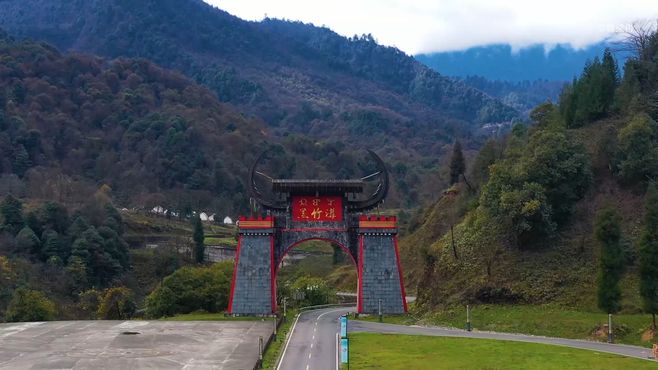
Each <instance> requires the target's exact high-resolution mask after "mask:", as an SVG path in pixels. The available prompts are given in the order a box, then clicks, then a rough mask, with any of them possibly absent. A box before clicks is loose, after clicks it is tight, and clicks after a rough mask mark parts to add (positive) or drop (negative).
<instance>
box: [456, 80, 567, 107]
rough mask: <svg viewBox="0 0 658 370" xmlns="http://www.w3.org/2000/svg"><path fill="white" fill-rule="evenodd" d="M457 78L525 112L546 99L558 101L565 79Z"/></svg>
mask: <svg viewBox="0 0 658 370" xmlns="http://www.w3.org/2000/svg"><path fill="white" fill-rule="evenodd" d="M459 80H461V81H462V82H464V83H465V84H466V85H468V86H471V87H473V88H476V89H478V90H481V91H483V92H485V93H487V94H489V95H491V96H493V97H495V98H497V99H500V100H501V101H502V102H503V103H505V104H506V105H509V106H510V107H513V108H514V109H516V110H518V111H519V112H524V113H526V114H528V113H529V112H530V111H531V110H532V109H533V108H535V107H536V106H538V105H539V104H542V103H545V102H546V101H552V102H556V101H558V98H559V96H560V93H561V92H562V89H563V88H564V86H565V85H566V82H565V81H548V80H534V81H519V82H513V81H501V80H495V81H493V80H487V79H486V78H484V77H481V76H467V77H464V78H459Z"/></svg>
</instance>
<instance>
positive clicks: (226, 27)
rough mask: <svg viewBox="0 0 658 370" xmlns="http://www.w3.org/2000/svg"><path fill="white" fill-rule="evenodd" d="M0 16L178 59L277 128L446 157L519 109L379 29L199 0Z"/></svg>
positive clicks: (36, 34) (15, 24) (130, 51)
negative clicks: (382, 38)
mask: <svg viewBox="0 0 658 370" xmlns="http://www.w3.org/2000/svg"><path fill="white" fill-rule="evenodd" d="M0 4H1V7H2V12H0V27H4V28H5V29H7V30H8V31H9V32H10V33H11V34H12V35H14V36H18V37H31V38H35V39H42V40H45V41H47V42H49V43H52V44H54V45H56V46H57V47H58V48H60V49H63V50H77V51H83V52H88V53H94V54H98V55H101V56H105V57H112V58H114V57H120V56H127V57H143V58H148V59H150V60H152V61H154V62H156V63H158V64H159V65H161V66H164V67H167V68H173V69H176V70H178V71H180V72H182V73H184V74H186V75H187V76H189V77H191V78H193V79H195V80H196V81H197V82H199V83H201V84H203V85H205V86H207V87H209V88H210V89H211V90H213V91H214V92H215V93H216V94H217V95H218V97H219V98H220V100H222V101H224V102H229V103H231V104H234V105H236V106H237V107H238V108H239V109H240V110H242V111H243V112H245V113H248V114H252V115H256V116H258V117H261V118H262V119H263V120H265V121H266V122H267V123H269V125H270V126H271V127H273V128H274V131H273V132H274V133H275V134H278V135H286V134H288V133H300V134H303V135H308V136H310V137H313V138H317V139H332V140H338V141H342V142H345V143H347V144H354V145H360V146H365V147H373V148H379V149H381V150H383V151H384V152H386V153H389V154H390V155H391V156H396V157H399V158H420V157H422V156H434V157H436V158H438V157H439V156H440V155H442V154H444V153H445V152H446V147H445V145H440V143H443V144H446V143H449V142H451V141H452V140H453V138H454V136H467V135H468V132H470V131H471V130H472V129H477V128H478V127H480V126H481V125H484V124H486V123H492V122H494V123H496V122H508V121H509V120H511V119H512V118H514V117H516V116H517V115H518V112H517V111H516V110H515V109H513V108H511V107H509V106H507V105H505V104H503V103H502V102H501V101H499V100H497V99H495V98H492V97H491V96H489V95H487V94H486V93H483V92H481V91H479V90H476V89H474V88H471V87H468V86H466V85H465V84H463V83H461V82H459V81H455V80H453V79H449V78H445V77H443V76H442V75H440V74H439V73H437V72H435V71H433V70H431V69H429V68H427V67H426V66H424V65H423V64H421V63H419V62H417V61H416V60H414V59H413V58H412V57H410V56H408V55H406V54H404V53H403V52H401V51H400V50H398V49H395V48H390V47H383V46H380V45H378V44H377V43H376V42H375V41H374V39H372V37H367V36H363V37H359V38H351V39H348V38H345V37H342V36H339V35H338V34H336V33H334V32H333V31H331V30H329V29H326V28H319V27H315V26H313V25H308V24H302V23H299V22H287V21H280V20H273V19H265V20H264V21H262V22H247V21H244V20H241V19H239V18H237V17H234V16H232V15H230V14H228V13H226V12H224V11H222V10H220V9H217V8H213V7H211V6H210V5H207V4H205V3H203V2H201V1H198V0H162V1H155V0H145V1H124V0H110V1H100V0H89V1H83V0H76V1H68V0H67V1H64V0H48V1H46V0H3V1H0Z"/></svg>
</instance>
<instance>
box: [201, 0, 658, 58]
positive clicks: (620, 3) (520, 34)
mask: <svg viewBox="0 0 658 370" xmlns="http://www.w3.org/2000/svg"><path fill="white" fill-rule="evenodd" d="M205 1H206V2H208V3H210V4H212V5H214V6H217V7H219V8H221V9H223V10H225V11H227V12H229V13H231V14H233V15H236V16H238V17H240V18H243V19H247V20H256V21H258V20H262V19H263V18H264V17H265V16H266V15H267V17H270V18H280V19H288V20H295V21H302V22H304V23H313V24H315V25H316V26H326V27H329V28H331V29H332V30H334V31H335V32H337V33H339V34H341V35H344V36H353V35H355V34H356V35H361V34H368V33H370V34H372V35H373V36H374V37H375V39H376V40H377V41H378V42H379V43H380V44H383V45H388V46H395V47H397V48H399V49H401V50H402V51H404V52H406V53H408V54H418V53H427V52H437V51H454V50H463V49H466V48H469V47H473V46H480V45H488V44H499V43H505V44H510V45H512V47H513V48H514V49H520V48H523V47H525V46H529V45H533V44H544V45H547V47H548V48H550V47H551V46H552V45H555V44H558V43H560V44H567V43H568V44H571V45H572V46H573V47H575V48H582V47H585V46H587V45H589V44H593V43H596V42H599V41H602V40H603V39H605V38H607V37H610V36H611V35H613V34H615V32H617V31H619V30H620V29H621V28H622V27H624V26H626V25H628V24H630V23H631V22H633V21H635V20H638V19H643V20H647V19H651V20H656V19H658V0H550V1H547V0H540V1H537V0H506V1H503V0H407V1H404V0H322V1H318V0H315V1H313V0H205ZM652 22H655V21H652Z"/></svg>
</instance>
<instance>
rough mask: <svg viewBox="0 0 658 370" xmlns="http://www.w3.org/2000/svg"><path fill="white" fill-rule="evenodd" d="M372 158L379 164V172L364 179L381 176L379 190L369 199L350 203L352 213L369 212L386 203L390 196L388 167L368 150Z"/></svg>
mask: <svg viewBox="0 0 658 370" xmlns="http://www.w3.org/2000/svg"><path fill="white" fill-rule="evenodd" d="M368 154H370V157H372V159H373V160H374V161H375V162H376V163H377V170H378V171H377V172H375V173H373V174H371V175H368V176H366V177H364V178H363V179H369V178H372V177H374V176H375V175H378V176H379V184H378V185H377V189H376V190H375V191H374V192H373V193H372V194H371V195H370V196H369V197H368V199H365V200H361V201H349V202H348V207H349V209H350V210H352V211H357V212H362V211H368V210H371V209H373V208H375V207H377V206H378V205H379V204H380V203H382V202H383V201H384V198H386V195H387V194H388V186H389V184H388V171H387V170H386V165H385V164H384V161H382V159H381V158H379V156H378V155H377V154H376V153H375V152H373V151H372V150H368Z"/></svg>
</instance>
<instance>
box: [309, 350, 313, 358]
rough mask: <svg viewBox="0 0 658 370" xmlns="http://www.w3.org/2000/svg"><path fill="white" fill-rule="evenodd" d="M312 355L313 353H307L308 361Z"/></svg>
mask: <svg viewBox="0 0 658 370" xmlns="http://www.w3.org/2000/svg"><path fill="white" fill-rule="evenodd" d="M312 354H313V352H309V353H308V359H309V360H310V359H311V355H312Z"/></svg>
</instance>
